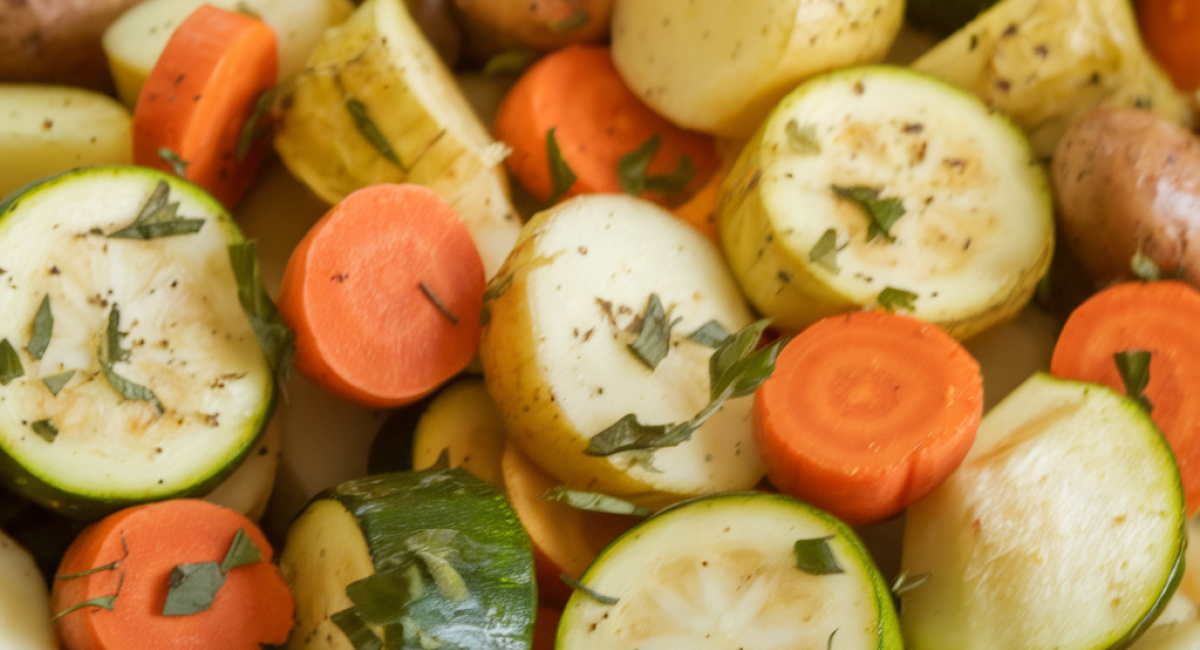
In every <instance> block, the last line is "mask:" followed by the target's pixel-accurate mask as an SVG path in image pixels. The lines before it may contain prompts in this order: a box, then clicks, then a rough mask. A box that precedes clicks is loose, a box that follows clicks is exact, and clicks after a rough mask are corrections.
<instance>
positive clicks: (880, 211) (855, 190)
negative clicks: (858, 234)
mask: <svg viewBox="0 0 1200 650" xmlns="http://www.w3.org/2000/svg"><path fill="white" fill-rule="evenodd" d="M833 191H834V193H836V194H837V195H838V196H840V197H842V198H844V199H849V200H851V201H853V202H855V203H857V204H858V206H859V207H861V208H862V209H863V210H864V211H866V213H867V217H869V218H870V220H871V224H870V226H869V227H868V228H867V241H871V240H873V239H875V238H876V237H879V236H882V237H883V238H884V239H885V240H886V241H888V242H894V241H896V238H895V237H893V236H892V233H891V228H892V224H894V223H896V220H897V219H899V218H900V217H902V216H904V203H903V202H902V201H901V200H900V199H898V198H895V197H891V198H880V197H879V195H880V193H881V191H880V190H878V189H876V188H873V187H863V186H855V187H840V186H838V185H834V186H833Z"/></svg>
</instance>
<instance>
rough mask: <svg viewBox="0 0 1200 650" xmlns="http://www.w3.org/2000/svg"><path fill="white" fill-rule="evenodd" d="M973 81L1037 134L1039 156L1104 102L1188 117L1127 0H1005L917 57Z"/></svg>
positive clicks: (919, 64)
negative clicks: (1146, 44)
mask: <svg viewBox="0 0 1200 650" xmlns="http://www.w3.org/2000/svg"><path fill="white" fill-rule="evenodd" d="M912 66H913V69H914V70H917V71H919V72H923V73H925V74H930V75H933V76H935V77H938V78H940V79H944V80H946V81H949V82H950V83H953V84H955V85H957V86H960V87H962V88H965V89H967V90H969V91H971V92H972V93H974V94H976V95H978V96H979V97H980V98H981V99H983V101H984V103H986V104H987V105H988V106H989V107H990V108H993V109H996V110H999V111H1001V112H1003V113H1004V114H1005V115H1008V116H1009V117H1011V118H1012V119H1013V121H1015V122H1016V123H1017V124H1018V125H1020V126H1021V128H1023V129H1025V131H1026V133H1028V134H1029V139H1030V141H1031V142H1032V143H1033V147H1034V150H1035V151H1036V152H1037V154H1038V155H1039V156H1040V157H1044V158H1049V157H1050V156H1051V155H1052V154H1053V153H1054V148H1055V146H1056V145H1057V144H1058V140H1059V138H1061V137H1062V135H1063V133H1065V132H1066V130H1067V127H1069V126H1071V124H1073V123H1074V122H1076V121H1078V120H1079V119H1080V118H1082V117H1083V116H1084V115H1086V114H1088V113H1089V112H1090V111H1091V110H1092V109H1093V108H1096V107H1097V106H1099V105H1101V104H1113V105H1123V106H1143V107H1146V108H1149V109H1150V110H1153V111H1155V112H1157V113H1160V114H1162V115H1164V116H1166V117H1167V118H1168V119H1171V120H1173V121H1175V122H1178V123H1179V124H1183V125H1186V124H1188V122H1189V120H1190V117H1191V116H1190V110H1189V107H1188V102H1187V98H1186V97H1184V96H1183V95H1182V94H1180V93H1179V92H1177V91H1176V90H1175V88H1174V87H1173V86H1172V85H1171V80H1170V79H1169V78H1168V77H1167V75H1166V74H1165V73H1163V71H1162V69H1161V68H1159V67H1158V65H1157V64H1156V63H1155V62H1154V60H1153V59H1152V58H1151V56H1150V55H1149V53H1147V52H1146V49H1145V47H1144V46H1143V45H1142V41H1141V38H1140V35H1139V32H1138V25H1137V19H1136V17H1135V16H1134V3H1131V2H1128V1H1127V0H1088V2H1079V1H1078V0H1004V1H1003V2H1000V3H998V4H996V5H995V6H993V7H992V8H991V9H989V10H988V11H986V12H984V13H983V14H980V16H979V17H978V18H976V19H975V20H974V21H972V22H970V23H969V24H967V25H966V26H965V27H963V28H962V29H960V30H958V31H957V32H955V33H954V34H953V35H951V36H950V37H949V38H947V39H945V40H944V41H942V42H941V43H939V44H938V45H937V46H936V47H934V48H933V49H932V50H930V51H929V52H927V53H925V54H924V55H923V56H921V58H919V59H917V60H916V61H915V62H913V64H912Z"/></svg>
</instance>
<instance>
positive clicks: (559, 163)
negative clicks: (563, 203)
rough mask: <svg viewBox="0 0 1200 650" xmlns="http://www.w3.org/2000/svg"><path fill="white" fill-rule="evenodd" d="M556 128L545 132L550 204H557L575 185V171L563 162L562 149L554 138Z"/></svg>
mask: <svg viewBox="0 0 1200 650" xmlns="http://www.w3.org/2000/svg"><path fill="white" fill-rule="evenodd" d="M557 130H558V127H553V128H551V129H550V130H549V131H546V157H547V158H548V159H549V160H550V182H551V184H552V189H551V192H550V203H552V204H553V203H558V200H559V199H561V198H562V197H563V196H565V195H566V193H567V192H569V191H570V190H571V186H572V185H574V184H575V179H576V178H577V177H576V176H575V171H574V170H572V169H571V166H570V165H568V164H567V161H566V160H563V155H562V149H561V148H559V146H558V139H557V138H556V137H555V136H554V132H555V131H557Z"/></svg>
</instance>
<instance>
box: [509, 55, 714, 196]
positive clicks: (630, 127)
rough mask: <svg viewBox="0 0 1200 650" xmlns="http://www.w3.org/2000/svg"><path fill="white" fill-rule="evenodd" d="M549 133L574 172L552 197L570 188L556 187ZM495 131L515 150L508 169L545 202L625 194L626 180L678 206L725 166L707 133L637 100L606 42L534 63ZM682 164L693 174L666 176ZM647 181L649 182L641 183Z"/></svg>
mask: <svg viewBox="0 0 1200 650" xmlns="http://www.w3.org/2000/svg"><path fill="white" fill-rule="evenodd" d="M551 131H553V138H552V139H553V142H554V143H555V144H556V145H557V148H558V150H559V151H560V152H561V160H562V161H563V162H565V163H566V165H567V167H569V168H570V170H571V172H573V173H574V175H575V181H574V184H572V185H570V188H569V190H567V191H566V192H565V194H563V196H562V197H555V196H554V195H555V191H556V189H558V190H563V189H566V188H563V187H559V188H555V180H554V175H553V173H552V171H551V168H552V165H553V161H552V160H551V155H550V154H549V153H548V150H549V149H550V142H549V140H550V139H551V138H550V134H551ZM495 132H496V136H497V137H498V138H500V139H501V140H503V141H504V142H505V143H507V144H508V145H509V146H510V147H512V150H513V151H512V155H510V156H509V157H508V158H507V159H506V160H505V164H507V165H508V169H509V171H510V172H512V174H513V175H514V176H516V177H517V179H519V180H520V181H521V183H522V184H523V185H524V186H525V188H526V189H527V190H528V191H529V193H530V194H531V195H533V196H534V197H535V198H537V199H538V200H540V201H547V200H550V199H552V198H565V197H570V196H575V195H576V194H587V193H598V192H621V191H625V188H623V187H622V180H623V179H624V181H625V183H626V187H627V188H628V189H630V190H638V189H641V191H630V193H634V194H637V195H639V196H642V197H643V198H647V199H650V200H653V201H655V202H657V203H659V204H661V205H672V204H677V203H680V202H682V201H684V200H686V199H687V198H688V197H690V196H691V195H692V194H693V193H695V191H696V190H698V189H699V188H700V187H702V186H703V185H704V183H705V181H706V180H708V178H709V176H711V175H712V174H713V172H714V171H716V169H717V167H718V166H719V164H720V158H719V156H718V155H717V150H716V146H715V145H714V144H713V140H712V138H711V137H710V136H707V135H704V134H701V133H695V132H693V131H685V130H683V129H680V128H679V127H677V126H675V125H673V124H671V123H670V122H668V121H666V120H665V119H663V118H662V117H660V116H659V115H658V114H656V113H654V112H653V111H652V110H650V108H648V107H647V106H646V105H645V104H643V103H642V101H641V100H640V99H638V98H637V96H636V95H635V94H634V93H633V91H631V90H630V89H629V88H628V87H627V86H626V85H625V82H624V81H622V80H621V77H620V76H619V75H618V74H617V70H616V68H615V67H613V64H612V57H611V56H610V54H609V51H608V48H606V47H583V46H572V47H568V48H565V49H562V50H559V51H557V52H554V53H552V54H549V55H547V56H545V57H544V58H542V59H541V60H540V61H538V62H537V63H536V64H534V65H533V66H532V67H531V68H529V70H527V71H526V72H525V74H523V75H522V76H521V78H520V79H518V80H517V83H516V84H515V85H513V87H512V89H511V90H509V92H508V95H506V96H505V98H504V100H503V101H502V102H501V103H500V107H499V108H498V109H497V112H496V121H495ZM654 139H657V142H658V143H659V144H658V149H657V151H655V152H654V155H653V157H652V158H648V160H649V164H648V166H646V167H645V169H642V170H640V171H637V170H634V171H631V172H627V173H625V174H622V173H621V170H620V167H621V159H622V157H623V156H630V158H628V159H627V161H634V160H637V159H638V154H639V153H642V154H645V153H646V151H648V150H649V149H650V148H652V147H653V144H652V143H651V141H652V140H654ZM643 147H646V148H647V149H642V148H643ZM639 150H641V151H640V152H639ZM685 157H686V159H687V162H686V163H685V162H684V158H685ZM681 164H682V165H684V169H686V166H687V165H691V167H692V168H693V170H694V173H692V174H687V173H681V174H680V175H679V176H678V177H675V178H674V179H672V180H668V179H671V178H672V176H673V175H674V174H676V172H678V171H680V169H681V168H680V165H681ZM648 179H650V180H649V183H648V185H649V187H647V188H643V187H642V186H643V185H646V184H647V183H646V181H647V180H648ZM675 181H684V182H675ZM656 188H657V189H656ZM676 189H677V190H678V191H671V190H676Z"/></svg>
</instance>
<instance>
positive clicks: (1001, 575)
mask: <svg viewBox="0 0 1200 650" xmlns="http://www.w3.org/2000/svg"><path fill="white" fill-rule="evenodd" d="M1186 523H1187V519H1186V515H1185V513H1184V506H1183V490H1182V487H1181V486H1180V481H1179V471H1178V469H1177V468H1176V465H1175V459H1174V456H1172V454H1171V449H1170V447H1169V446H1168V445H1167V442H1166V441H1165V440H1164V439H1163V437H1162V434H1160V433H1159V431H1158V429H1157V428H1155V426H1154V423H1153V421H1151V419H1150V418H1149V416H1147V414H1146V413H1145V411H1143V410H1142V409H1141V407H1140V406H1138V405H1137V403H1135V402H1134V401H1133V400H1130V399H1127V398H1124V397H1122V396H1121V395H1119V394H1117V393H1115V392H1114V391H1112V390H1109V389H1108V388H1105V387H1103V386H1100V385H1097V384H1088V383H1083V382H1075V381H1066V380H1060V379H1055V378H1053V377H1051V376H1049V375H1046V374H1037V375H1034V376H1033V377H1032V378H1031V379H1029V380H1027V381H1026V382H1025V383H1024V384H1022V385H1021V386H1020V387H1019V388H1017V390H1015V391H1013V393H1012V394H1010V395H1009V396H1008V397H1006V398H1005V399H1004V400H1003V401H1002V402H1001V403H1000V404H998V405H997V406H996V407H995V408H994V409H992V411H991V412H989V413H988V414H987V415H986V416H985V417H984V419H983V423H982V425H981V426H980V428H979V433H978V435H977V436H976V439H975V445H974V446H973V447H972V448H971V451H970V453H969V454H968V455H967V458H966V460H964V461H963V464H962V465H961V466H960V467H959V468H958V470H957V471H956V472H955V473H954V474H952V475H951V476H950V478H949V479H948V480H947V481H946V482H945V483H943V484H942V486H941V487H939V488H938V489H937V490H935V491H934V492H933V493H932V494H930V495H929V496H928V497H926V498H925V499H924V500H922V501H919V502H917V503H916V504H915V505H913V506H912V507H910V508H909V509H908V515H907V523H906V526H905V533H904V548H903V559H902V566H903V569H904V571H906V572H908V574H909V575H911V576H917V575H922V574H927V575H928V580H927V581H926V582H925V583H924V584H922V585H921V586H920V587H917V588H914V589H912V590H911V591H908V592H906V593H905V594H904V595H903V596H902V597H901V598H902V600H903V604H904V607H903V608H902V611H903V614H902V615H901V618H902V621H903V627H904V634H905V637H906V641H907V646H906V647H908V648H911V649H912V650H948V649H950V648H953V649H955V650H975V649H984V648H989V649H990V648H1026V649H1028V650H1042V649H1046V650H1049V649H1051V648H1054V649H1057V650H1103V649H1106V648H1120V647H1125V646H1126V645H1128V644H1129V643H1130V642H1131V641H1132V640H1133V639H1134V638H1135V637H1137V636H1138V635H1139V634H1140V633H1141V632H1143V631H1144V630H1145V629H1146V628H1147V627H1149V625H1150V623H1152V622H1153V621H1154V619H1155V618H1156V617H1157V616H1158V614H1159V612H1161V611H1162V609H1163V607H1165V606H1166V603H1167V601H1168V600H1169V599H1170V597H1171V594H1172V593H1174V591H1175V589H1176V587H1177V586H1178V585H1179V581H1180V580H1181V578H1182V575H1183V564H1184V549H1185V548H1186V546H1187V531H1186Z"/></svg>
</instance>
